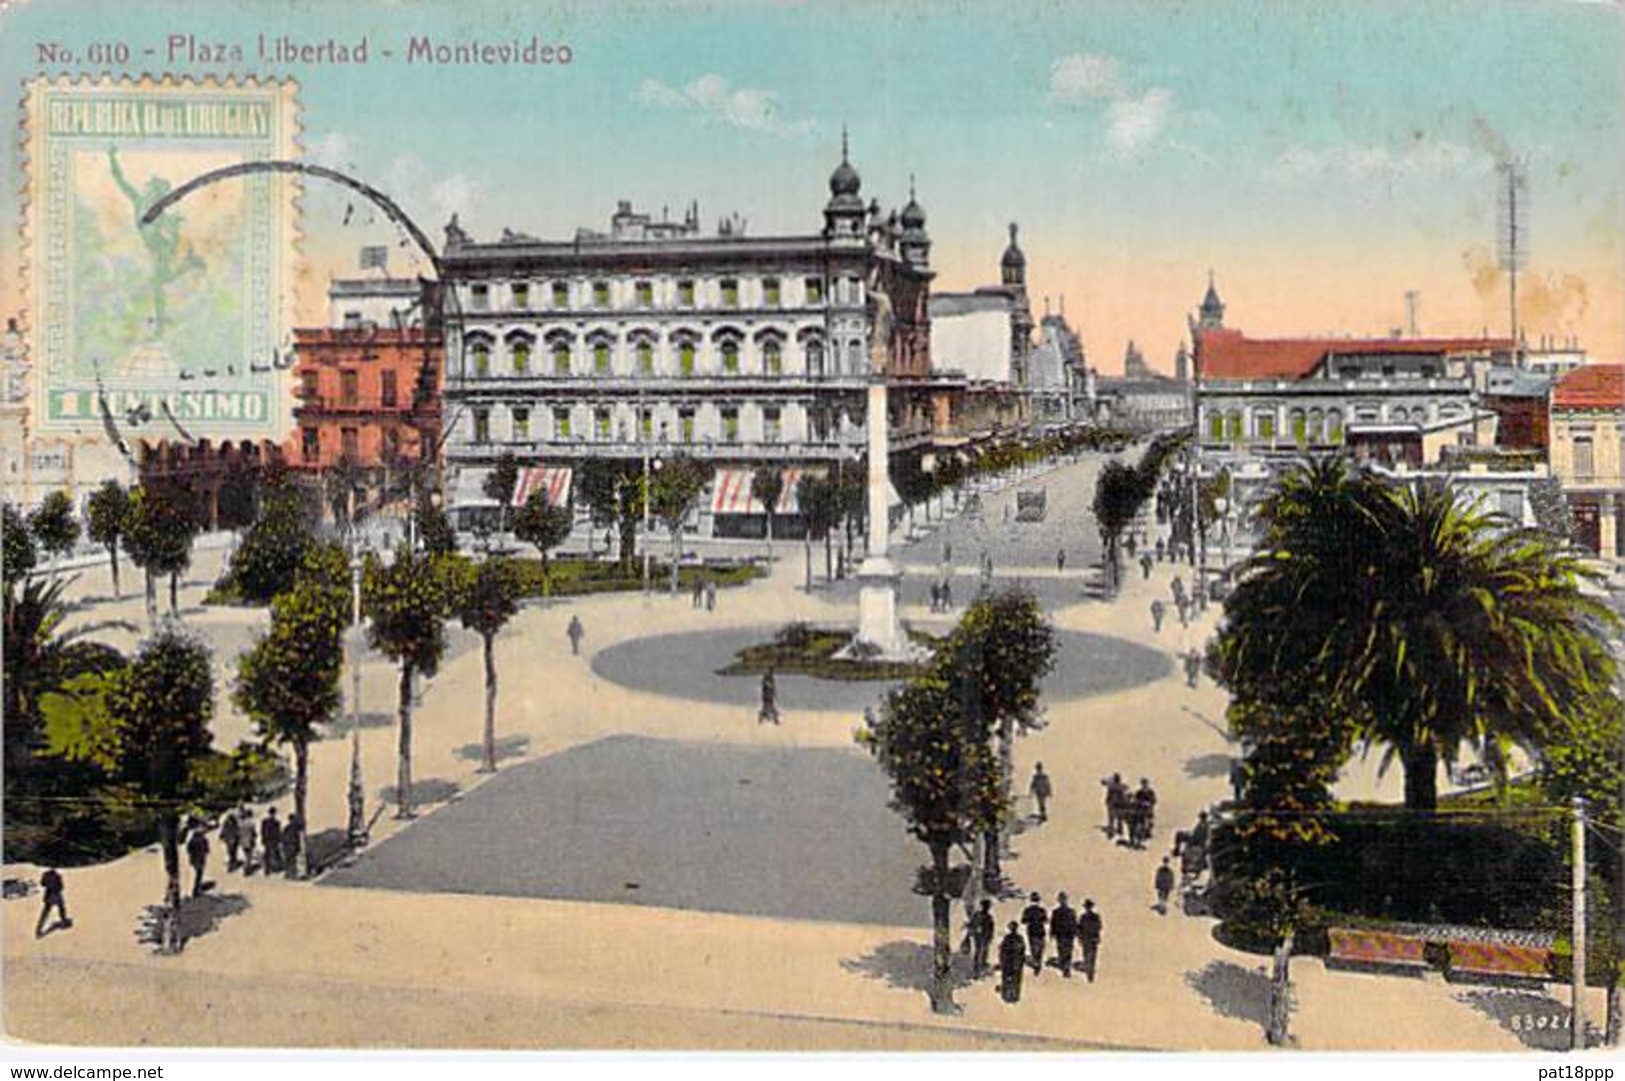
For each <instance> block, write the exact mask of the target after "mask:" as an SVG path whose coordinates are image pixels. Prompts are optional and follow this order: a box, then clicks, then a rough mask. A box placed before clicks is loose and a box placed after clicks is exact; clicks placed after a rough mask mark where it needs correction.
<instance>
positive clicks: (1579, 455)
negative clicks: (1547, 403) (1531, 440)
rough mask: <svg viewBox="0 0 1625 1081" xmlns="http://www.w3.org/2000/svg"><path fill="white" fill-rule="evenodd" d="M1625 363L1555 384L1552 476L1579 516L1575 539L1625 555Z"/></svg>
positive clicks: (1576, 372)
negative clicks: (1624, 453)
mask: <svg viewBox="0 0 1625 1081" xmlns="http://www.w3.org/2000/svg"><path fill="white" fill-rule="evenodd" d="M1622 436H1625V367H1622V366H1621V365H1618V364H1591V365H1587V366H1586V367H1583V368H1575V369H1573V370H1571V371H1569V372H1568V373H1567V374H1566V375H1564V376H1562V377H1561V378H1559V379H1558V381H1557V383H1556V385H1555V386H1554V387H1553V388H1552V417H1551V465H1552V475H1553V476H1555V477H1556V478H1557V479H1558V480H1559V481H1560V482H1561V483H1562V485H1563V491H1564V494H1565V495H1566V496H1567V498H1568V502H1569V510H1570V512H1571V513H1572V514H1573V517H1574V535H1575V542H1576V543H1577V544H1578V545H1579V546H1580V547H1581V548H1583V549H1585V550H1586V551H1588V552H1592V553H1594V554H1597V555H1600V556H1603V557H1605V558H1611V559H1617V558H1619V557H1621V556H1625V499H1622V495H1621V493H1622V491H1625V467H1622V465H1621V459H1620V452H1621V441H1622Z"/></svg>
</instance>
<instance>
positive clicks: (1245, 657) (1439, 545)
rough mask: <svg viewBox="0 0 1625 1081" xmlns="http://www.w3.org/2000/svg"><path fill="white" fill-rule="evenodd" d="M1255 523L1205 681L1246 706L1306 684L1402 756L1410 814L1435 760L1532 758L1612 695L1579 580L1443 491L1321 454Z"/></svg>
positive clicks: (1423, 798) (1594, 612) (1425, 797)
mask: <svg viewBox="0 0 1625 1081" xmlns="http://www.w3.org/2000/svg"><path fill="white" fill-rule="evenodd" d="M1260 518H1261V520H1262V522H1263V527H1264V535H1263V537H1262V539H1261V541H1260V543H1259V548H1258V552H1257V553H1256V554H1255V555H1254V556H1253V557H1251V558H1250V559H1249V560H1248V561H1247V562H1246V563H1244V564H1243V569H1242V574H1241V577H1240V581H1239V584H1238V586H1237V588H1236V590H1235V591H1234V592H1233V593H1232V594H1231V596H1230V597H1229V598H1228V599H1227V600H1226V602H1225V618H1224V622H1223V625H1222V626H1221V628H1220V631H1219V636H1218V639H1217V641H1216V643H1215V647H1214V650H1213V662H1214V663H1213V666H1214V670H1215V676H1216V678H1217V679H1218V680H1219V681H1220V682H1221V683H1222V684H1223V685H1224V686H1225V687H1227V688H1228V689H1229V690H1230V691H1231V693H1232V696H1233V697H1235V698H1236V699H1238V700H1240V701H1243V702H1258V703H1268V702H1270V701H1272V700H1273V699H1272V694H1273V693H1274V691H1273V689H1274V688H1276V687H1279V686H1283V685H1303V686H1305V687H1306V690H1307V692H1308V694H1309V695H1310V696H1312V698H1313V700H1315V701H1317V702H1320V703H1322V704H1324V706H1325V707H1326V708H1327V709H1329V710H1332V711H1334V714H1335V717H1336V718H1337V719H1339V720H1340V721H1342V722H1343V723H1346V724H1348V725H1349V726H1350V727H1351V730H1352V731H1353V732H1354V733H1355V735H1356V736H1357V737H1358V739H1359V740H1361V741H1362V742H1364V743H1366V744H1368V745H1370V744H1383V745H1386V746H1387V747H1388V748H1389V749H1390V754H1392V755H1393V756H1394V757H1397V758H1398V759H1399V761H1400V763H1401V765H1402V766H1403V768H1404V771H1405V805H1406V807H1407V808H1409V809H1411V810H1417V811H1432V810H1434V809H1435V808H1436V807H1437V805H1438V791H1437V772H1438V764H1439V760H1440V759H1441V758H1444V759H1445V760H1450V759H1452V758H1453V757H1454V756H1455V754H1456V752H1457V748H1458V747H1459V746H1460V745H1461V744H1462V743H1463V742H1471V743H1474V744H1476V745H1477V746H1479V747H1480V748H1481V749H1485V750H1488V749H1489V748H1491V747H1492V746H1493V747H1495V748H1498V749H1502V750H1504V748H1505V745H1506V744H1508V743H1513V744H1519V745H1522V746H1525V747H1528V748H1532V749H1536V750H1538V749H1540V748H1541V747H1543V746H1546V745H1549V744H1550V743H1552V742H1553V741H1554V739H1558V738H1561V733H1562V731H1563V728H1564V720H1565V717H1566V716H1567V714H1568V712H1569V711H1570V710H1571V709H1572V708H1573V707H1574V706H1575V704H1577V703H1584V702H1587V701H1590V700H1592V699H1593V698H1594V697H1595V696H1597V695H1599V694H1603V693H1606V692H1607V691H1608V688H1609V687H1610V686H1611V684H1612V681H1613V679H1614V673H1615V664H1614V661H1613V658H1612V657H1611V656H1610V655H1609V653H1608V650H1607V646H1606V644H1605V642H1604V640H1603V638H1602V633H1601V632H1602V630H1603V629H1605V628H1609V627H1614V626H1617V620H1616V618H1615V617H1614V615H1613V614H1612V613H1611V612H1610V611H1609V610H1608V609H1607V608H1606V607H1605V606H1604V605H1602V604H1600V603H1598V602H1596V601H1594V600H1592V599H1591V598H1589V597H1587V596H1585V595H1584V594H1582V593H1581V592H1580V585H1581V583H1582V581H1584V580H1586V579H1587V578H1588V577H1589V572H1587V571H1586V570H1585V569H1584V568H1583V567H1582V566H1581V565H1580V564H1579V563H1578V562H1577V560H1576V559H1575V558H1573V557H1572V556H1570V555H1568V554H1566V553H1564V552H1562V551H1560V550H1559V549H1558V548H1557V547H1556V545H1555V544H1554V542H1553V541H1552V539H1551V537H1550V536H1549V535H1548V534H1546V533H1543V532H1540V531H1536V530H1527V529H1522V528H1517V527H1514V526H1512V525H1511V524H1510V523H1508V522H1506V521H1505V520H1504V519H1502V518H1500V517H1499V516H1496V515H1488V514H1484V513H1482V512H1481V511H1480V510H1479V509H1478V508H1477V507H1476V506H1473V505H1468V504H1466V503H1464V502H1462V501H1461V500H1459V499H1458V497H1457V495H1456V493H1455V492H1454V491H1453V490H1452V489H1450V488H1449V487H1447V486H1444V485H1438V484H1432V483H1422V484H1419V485H1416V486H1414V487H1412V486H1395V487H1389V486H1387V485H1385V484H1383V483H1382V482H1381V481H1380V480H1378V479H1376V478H1374V477H1372V476H1369V475H1366V474H1363V473H1355V472H1351V471H1350V469H1349V468H1348V466H1347V464H1346V463H1344V462H1343V461H1342V460H1341V459H1326V460H1321V461H1318V462H1315V463H1311V464H1309V465H1307V466H1302V467H1299V468H1297V469H1295V470H1294V471H1292V472H1291V473H1289V474H1287V476H1286V477H1285V478H1283V480H1282V482H1281V484H1280V485H1279V487H1278V488H1277V489H1276V490H1275V491H1274V492H1272V493H1271V495H1270V496H1269V497H1268V498H1267V499H1266V500H1265V503H1264V505H1263V507H1262V508H1261V511H1260ZM1300 681H1301V683H1300ZM1492 754H1493V752H1492ZM1499 757H1500V759H1501V760H1502V761H1504V760H1505V755H1504V754H1502V755H1500V756H1499Z"/></svg>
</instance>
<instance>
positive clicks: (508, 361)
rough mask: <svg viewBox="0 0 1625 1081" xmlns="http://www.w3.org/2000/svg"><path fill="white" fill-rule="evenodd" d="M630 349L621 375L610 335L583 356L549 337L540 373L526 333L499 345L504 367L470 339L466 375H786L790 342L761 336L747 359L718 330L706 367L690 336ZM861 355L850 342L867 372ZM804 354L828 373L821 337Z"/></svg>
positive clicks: (806, 344)
mask: <svg viewBox="0 0 1625 1081" xmlns="http://www.w3.org/2000/svg"><path fill="white" fill-rule="evenodd" d="M628 344H629V345H630V353H629V359H630V361H631V367H630V370H627V369H625V368H622V370H620V371H617V370H616V369H617V365H616V354H617V353H618V352H619V350H618V348H617V342H616V339H615V337H614V336H613V335H611V334H608V333H595V334H590V335H588V336H587V338H586V340H585V345H586V350H585V354H584V355H583V354H580V353H578V351H577V348H576V342H575V339H574V337H573V336H571V335H570V334H568V333H567V332H562V331H559V332H555V333H553V334H550V335H548V339H547V341H546V342H545V343H544V347H543V348H544V351H545V357H546V360H545V364H543V365H542V366H541V367H540V368H538V364H537V362H538V357H537V356H536V353H535V348H536V343H535V341H534V339H533V338H532V337H531V336H530V335H528V334H525V333H523V332H515V333H513V334H510V335H509V336H508V337H507V340H506V341H505V342H504V343H503V345H502V346H501V348H502V349H503V350H504V351H505V352H506V358H505V363H504V362H500V361H499V360H498V348H499V346H498V343H497V342H495V341H494V340H492V339H491V338H489V337H485V336H476V335H470V336H469V337H468V339H467V344H466V346H465V355H466V357H467V361H466V364H465V367H464V370H465V372H466V373H467V374H468V375H469V376H471V377H473V378H475V379H485V378H489V377H491V376H492V375H494V374H497V370H498V368H499V366H500V367H501V369H502V371H503V373H504V374H507V373H511V374H513V375H520V376H527V375H532V374H550V375H553V376H557V377H569V376H573V375H577V374H582V375H586V374H590V375H594V376H600V377H607V376H614V375H617V374H620V375H640V376H654V375H656V374H657V373H660V374H668V375H677V376H683V377H691V376H695V375H699V374H702V372H701V369H702V367H706V368H708V369H709V371H708V373H707V374H720V375H743V374H745V373H746V372H747V371H749V372H750V373H751V374H760V375H766V376H781V375H784V374H785V350H786V345H787V342H786V340H785V338H784V337H783V336H782V335H780V334H777V333H774V332H765V333H763V334H759V335H757V336H756V338H755V341H754V346H755V349H754V353H755V355H754V357H747V350H746V340H745V338H744V336H743V335H742V334H740V333H738V332H734V331H719V332H717V333H716V334H714V335H713V336H712V349H711V353H710V357H709V359H708V363H707V364H706V365H702V364H701V360H702V343H701V339H700V337H699V335H697V334H694V333H692V332H681V333H678V334H674V335H673V336H672V339H671V342H670V348H669V349H668V348H659V347H658V346H657V343H656V340H655V337H654V335H652V334H650V333H647V332H643V333H634V334H633V335H631V336H630V337H629V340H628ZM863 352H864V350H863V344H862V342H861V341H859V340H857V339H853V340H852V341H851V342H848V343H847V354H848V355H847V361H848V369H849V370H850V371H853V372H858V371H862V370H863ZM802 354H803V356H804V358H805V361H806V373H807V374H808V375H809V376H813V377H821V376H823V375H824V374H825V354H824V342H823V340H822V339H821V338H819V337H817V336H814V335H807V336H806V337H804V338H803V340H802ZM657 357H664V358H665V360H664V362H658V361H657Z"/></svg>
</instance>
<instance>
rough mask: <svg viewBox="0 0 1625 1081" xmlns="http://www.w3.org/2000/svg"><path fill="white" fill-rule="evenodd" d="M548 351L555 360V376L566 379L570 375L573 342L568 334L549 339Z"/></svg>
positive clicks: (556, 335) (553, 336)
mask: <svg viewBox="0 0 1625 1081" xmlns="http://www.w3.org/2000/svg"><path fill="white" fill-rule="evenodd" d="M547 351H548V353H549V355H551V356H552V358H553V374H554V375H556V376H558V377H560V378H564V377H567V376H568V375H569V374H570V353H571V341H570V336H569V335H568V334H554V335H552V336H550V337H549V338H548V339H547Z"/></svg>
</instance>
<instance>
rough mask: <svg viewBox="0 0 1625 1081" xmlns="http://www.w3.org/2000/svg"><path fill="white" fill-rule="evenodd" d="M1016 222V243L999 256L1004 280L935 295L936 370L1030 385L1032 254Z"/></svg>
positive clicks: (1013, 238)
mask: <svg viewBox="0 0 1625 1081" xmlns="http://www.w3.org/2000/svg"><path fill="white" fill-rule="evenodd" d="M1016 234H1017V227H1016V225H1015V224H1014V223H1012V224H1011V226H1010V243H1009V245H1008V246H1007V247H1006V248H1005V249H1004V255H1003V256H1002V257H1001V258H1000V260H999V284H998V285H984V286H981V287H980V288H978V289H976V290H974V291H972V292H969V293H943V292H938V293H933V294H932V295H931V300H930V307H931V364H932V368H933V370H934V371H936V372H939V373H942V374H945V375H958V376H962V377H964V378H965V379H967V380H969V381H971V382H991V383H1005V384H1009V385H1011V386H1013V387H1016V388H1019V389H1027V388H1028V387H1029V386H1030V369H1029V360H1030V357H1031V355H1032V351H1033V340H1032V339H1033V313H1032V304H1031V302H1030V300H1029V299H1028V297H1027V256H1026V255H1025V254H1024V253H1023V252H1022V250H1021V246H1020V244H1018V243H1017V241H1016Z"/></svg>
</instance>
